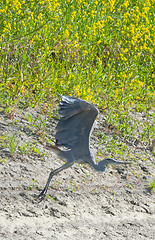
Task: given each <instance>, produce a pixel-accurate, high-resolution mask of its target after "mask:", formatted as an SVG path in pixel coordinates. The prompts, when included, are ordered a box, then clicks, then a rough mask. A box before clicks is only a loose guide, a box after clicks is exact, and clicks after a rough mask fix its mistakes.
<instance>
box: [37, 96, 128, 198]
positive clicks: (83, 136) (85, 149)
mask: <svg viewBox="0 0 155 240" xmlns="http://www.w3.org/2000/svg"><path fill="white" fill-rule="evenodd" d="M58 113H59V115H60V120H59V121H58V124H57V126H56V129H55V130H56V134H55V140H56V141H55V145H46V146H45V148H46V149H49V150H52V151H53V152H54V153H55V154H56V155H57V156H58V158H59V159H62V160H63V161H64V162H65V163H64V164H63V165H62V166H61V167H59V168H57V169H55V170H52V171H51V172H50V174H49V177H48V180H47V182H46V185H45V187H44V189H43V190H42V191H41V193H40V194H39V196H38V197H39V198H40V197H42V198H44V197H45V196H46V193H47V190H48V187H49V184H50V182H51V179H52V177H53V176H54V175H57V174H58V173H59V172H61V171H62V170H65V169H67V168H69V167H71V166H72V165H73V164H74V163H80V164H89V165H90V166H91V167H92V168H93V169H94V170H96V171H98V172H104V171H105V168H106V166H107V165H108V164H113V165H118V164H130V162H123V161H118V160H115V159H113V158H107V159H104V160H101V161H100V162H98V163H96V162H95V158H94V157H93V155H92V153H91V151H90V146H89V142H90V141H89V138H90V134H91V132H92V131H91V130H92V129H93V124H94V122H95V119H96V117H97V115H98V113H99V111H98V109H97V108H96V107H95V106H94V105H93V104H90V103H89V102H87V101H85V100H82V99H78V98H76V97H70V96H63V97H62V100H61V102H60V104H59V109H58ZM61 147H64V149H63V150H62V149H61Z"/></svg>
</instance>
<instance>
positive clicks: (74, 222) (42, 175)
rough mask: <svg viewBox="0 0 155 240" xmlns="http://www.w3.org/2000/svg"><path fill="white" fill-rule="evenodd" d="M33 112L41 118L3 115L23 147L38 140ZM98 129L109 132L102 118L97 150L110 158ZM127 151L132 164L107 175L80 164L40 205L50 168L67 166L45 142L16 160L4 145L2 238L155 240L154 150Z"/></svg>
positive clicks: (4, 125) (0, 119)
mask: <svg viewBox="0 0 155 240" xmlns="http://www.w3.org/2000/svg"><path fill="white" fill-rule="evenodd" d="M32 111H33V116H34V117H35V116H36V115H37V114H38V112H37V111H34V110H30V109H29V110H27V112H26V113H24V114H23V113H20V112H16V114H15V115H14V116H13V117H12V116H9V117H8V116H6V115H4V114H3V113H2V112H1V113H0V131H1V134H2V135H5V134H6V135H7V136H9V135H11V134H13V133H17V137H16V138H17V140H18V145H19V146H20V145H22V144H23V143H24V144H26V143H27V144H28V143H32V144H34V143H35V142H37V137H38V132H36V131H35V130H36V128H35V126H32V124H30V119H29V121H28V120H27V117H26V116H28V115H26V114H30V113H31V112H32ZM11 117H12V119H11ZM36 123H37V122H35V124H36ZM55 124H56V121H55V120H53V119H50V120H48V121H47V128H46V129H45V132H46V133H47V135H49V136H51V135H52V134H53V132H54V127H55ZM97 131H102V132H104V127H103V125H102V116H100V119H98V125H97V127H96V128H95V130H94V132H93V136H92V138H91V146H93V147H94V148H95V151H96V153H98V151H99V150H100V149H101V150H102V152H103V153H104V152H105V153H106V155H107V156H108V153H107V152H106V144H103V145H102V144H98V137H97V134H96V135H95V133H97ZM109 137H110V136H109ZM30 146H31V145H30ZM127 147H128V151H130V153H131V154H130V156H133V157H132V159H130V160H132V162H133V163H132V165H131V166H123V167H114V166H109V167H108V168H107V170H106V172H105V173H97V172H95V171H94V170H92V169H91V168H90V167H89V166H82V165H78V164H75V165H74V166H73V167H72V168H69V169H67V170H65V171H63V172H61V173H60V174H59V175H57V176H55V177H54V178H53V179H52V181H51V184H50V188H49V190H48V196H47V197H46V198H45V199H44V200H43V201H41V202H39V201H38V199H36V198H35V196H36V195H37V194H38V193H39V192H40V191H41V189H43V187H44V184H45V183H46V180H47V178H48V175H49V172H50V170H51V169H55V168H57V167H59V166H61V164H62V162H61V161H59V160H58V159H57V157H56V156H55V155H54V153H52V152H49V151H48V150H46V149H44V146H43V145H41V144H39V143H36V148H38V149H41V150H40V151H41V152H40V153H36V152H35V151H33V149H32V148H31V151H29V152H25V153H23V152H22V154H21V152H19V148H18V149H17V151H16V152H15V153H14V154H13V156H11V155H10V151H9V148H8V147H6V146H5V144H4V142H3V141H2V142H1V146H0V157H1V164H0V239H9V240H11V239H13V240H17V239H19V240H24V239H25V240H29V239H34V240H36V239H37V240H39V239H41V240H43V239H55V240H61V239H63V240H69V239H73V240H79V239H84V240H87V239H89V240H94V239H98V240H100V239H134V240H135V239H147V240H153V239H155V215H154V212H155V195H154V193H153V192H151V191H149V189H148V183H149V182H151V181H152V180H153V178H154V166H153V165H154V160H155V159H154V156H153V153H152V152H150V151H149V150H144V149H140V148H137V147H134V146H132V145H127ZM23 151H24V150H23ZM132 153H133V155H132ZM4 159H6V161H5V162H4V161H2V160H4ZM142 159H145V161H143V160H142Z"/></svg>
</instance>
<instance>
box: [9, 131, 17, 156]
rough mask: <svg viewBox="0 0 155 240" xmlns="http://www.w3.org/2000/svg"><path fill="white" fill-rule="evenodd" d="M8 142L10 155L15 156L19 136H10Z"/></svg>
mask: <svg viewBox="0 0 155 240" xmlns="http://www.w3.org/2000/svg"><path fill="white" fill-rule="evenodd" d="M7 141H8V148H9V151H10V154H11V155H13V154H14V153H15V152H16V150H17V148H18V141H17V134H13V135H11V136H9V137H8V139H7Z"/></svg>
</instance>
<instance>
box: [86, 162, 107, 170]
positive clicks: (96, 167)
mask: <svg viewBox="0 0 155 240" xmlns="http://www.w3.org/2000/svg"><path fill="white" fill-rule="evenodd" d="M89 164H90V166H91V167H92V168H94V169H95V170H96V171H97V172H104V171H105V166H104V165H100V164H99V163H95V162H94V161H91V162H90V163H89Z"/></svg>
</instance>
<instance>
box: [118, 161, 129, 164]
mask: <svg viewBox="0 0 155 240" xmlns="http://www.w3.org/2000/svg"><path fill="white" fill-rule="evenodd" d="M116 164H131V162H122V161H117V162H116Z"/></svg>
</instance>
